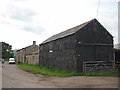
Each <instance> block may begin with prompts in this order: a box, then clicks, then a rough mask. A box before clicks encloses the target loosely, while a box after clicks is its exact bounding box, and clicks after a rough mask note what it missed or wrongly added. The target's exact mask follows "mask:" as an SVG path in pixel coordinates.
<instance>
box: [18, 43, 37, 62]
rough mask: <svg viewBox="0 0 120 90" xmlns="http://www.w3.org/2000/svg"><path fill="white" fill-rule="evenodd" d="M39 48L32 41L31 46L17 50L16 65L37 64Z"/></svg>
mask: <svg viewBox="0 0 120 90" xmlns="http://www.w3.org/2000/svg"><path fill="white" fill-rule="evenodd" d="M38 53H39V46H38V45H36V42H35V41H33V45H30V46H28V47H25V48H22V49H20V50H17V52H16V63H18V62H22V63H29V64H38V60H39V59H38Z"/></svg>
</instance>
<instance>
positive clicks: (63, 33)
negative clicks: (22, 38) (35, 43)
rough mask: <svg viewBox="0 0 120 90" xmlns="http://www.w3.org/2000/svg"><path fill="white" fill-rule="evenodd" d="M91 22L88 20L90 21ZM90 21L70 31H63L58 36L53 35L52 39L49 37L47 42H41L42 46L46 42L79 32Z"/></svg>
mask: <svg viewBox="0 0 120 90" xmlns="http://www.w3.org/2000/svg"><path fill="white" fill-rule="evenodd" d="M92 20H94V19H92ZM92 20H90V21H92ZM90 21H88V22H85V23H83V24H81V25H78V26H76V27H73V28H71V29H68V30H66V31H63V32H61V33H58V34H56V35H53V36H52V37H50V38H48V39H47V40H45V41H43V43H42V44H44V43H47V42H50V41H53V40H56V39H59V38H62V37H65V36H68V35H71V34H74V33H75V32H77V31H78V30H80V29H81V28H82V27H84V26H86V25H87V24H88V23H89V22H90Z"/></svg>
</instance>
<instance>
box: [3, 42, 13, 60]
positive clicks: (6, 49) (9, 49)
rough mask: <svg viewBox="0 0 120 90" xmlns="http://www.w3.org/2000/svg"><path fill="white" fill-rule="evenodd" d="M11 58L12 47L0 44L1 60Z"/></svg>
mask: <svg viewBox="0 0 120 90" xmlns="http://www.w3.org/2000/svg"><path fill="white" fill-rule="evenodd" d="M12 57H13V51H12V46H11V45H9V44H7V43H5V42H2V58H3V59H9V58H12Z"/></svg>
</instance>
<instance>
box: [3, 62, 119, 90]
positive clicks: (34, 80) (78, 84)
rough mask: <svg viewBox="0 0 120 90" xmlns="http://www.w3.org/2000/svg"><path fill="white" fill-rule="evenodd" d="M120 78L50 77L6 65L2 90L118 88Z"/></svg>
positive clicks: (12, 65)
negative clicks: (24, 89)
mask: <svg viewBox="0 0 120 90" xmlns="http://www.w3.org/2000/svg"><path fill="white" fill-rule="evenodd" d="M117 87H118V77H87V76H75V77H67V78H61V77H48V76H44V75H34V74H31V73H28V72H25V71H23V70H21V69H19V68H18V67H17V66H16V65H14V64H11V65H9V64H8V63H5V67H4V68H3V72H2V88H117Z"/></svg>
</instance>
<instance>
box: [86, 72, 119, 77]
mask: <svg viewBox="0 0 120 90" xmlns="http://www.w3.org/2000/svg"><path fill="white" fill-rule="evenodd" d="M86 76H120V72H119V73H118V72H106V73H90V74H86Z"/></svg>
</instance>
